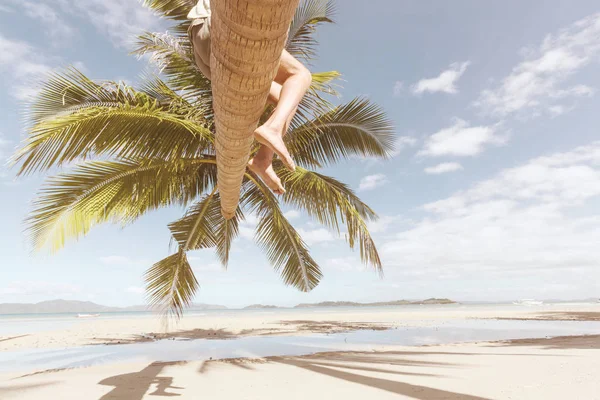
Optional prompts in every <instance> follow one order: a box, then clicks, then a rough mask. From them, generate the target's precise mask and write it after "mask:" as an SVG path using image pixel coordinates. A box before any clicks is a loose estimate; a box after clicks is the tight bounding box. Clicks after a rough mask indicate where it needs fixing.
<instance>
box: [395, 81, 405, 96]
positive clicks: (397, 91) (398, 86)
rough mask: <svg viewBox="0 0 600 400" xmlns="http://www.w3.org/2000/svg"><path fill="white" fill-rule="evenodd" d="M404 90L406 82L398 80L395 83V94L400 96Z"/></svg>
mask: <svg viewBox="0 0 600 400" xmlns="http://www.w3.org/2000/svg"><path fill="white" fill-rule="evenodd" d="M402 90H404V82H402V81H396V83H394V96H400V94H401V93H402Z"/></svg>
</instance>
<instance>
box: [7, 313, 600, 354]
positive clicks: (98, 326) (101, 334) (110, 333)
mask: <svg viewBox="0 0 600 400" xmlns="http://www.w3.org/2000/svg"><path fill="white" fill-rule="evenodd" d="M486 319H490V320H507V321H509V320H514V321H600V305H578V306H556V305H555V306H551V307H536V308H528V307H523V308H515V307H501V306H499V307H497V308H485V307H483V308H477V307H463V308H454V307H453V308H446V309H444V308H442V307H435V306H432V307H429V306H423V307H419V308H418V309H403V308H402V307H395V308H380V309H373V310H368V311H365V310H364V309H362V308H356V309H346V310H340V311H335V310H334V311H332V310H310V311H307V312H298V311H294V312H286V311H285V310H278V311H271V312H268V313H256V312H252V313H244V312H240V313H224V314H215V315H208V314H207V315H201V316H200V315H199V316H189V317H185V318H184V319H182V320H180V321H178V322H177V323H176V324H173V325H171V326H170V327H169V328H168V329H165V326H164V325H163V324H162V322H161V320H160V319H157V318H154V317H151V316H144V317H137V318H132V319H127V318H114V319H91V318H90V319H80V320H77V319H73V320H72V321H62V320H61V323H63V324H65V325H64V326H61V327H54V326H53V324H52V323H51V320H50V323H48V328H49V329H42V330H35V329H33V328H31V330H30V331H27V326H26V327H25V328H23V329H22V330H24V331H21V332H14V333H5V334H2V333H1V332H0V351H14V350H22V349H51V348H69V347H78V346H85V345H106V344H127V343H140V342H150V341H154V340H160V339H172V338H178V337H181V338H184V339H236V338H240V337H253V336H267V335H270V336H285V335H288V336H289V335H304V334H314V333H328V334H334V333H340V332H348V331H356V330H384V329H393V328H404V327H427V326H434V325H437V324H440V323H443V322H444V321H459V320H486ZM46 322H48V321H36V322H35V324H40V323H46ZM11 323H12V324H13V325H15V326H18V324H19V323H20V321H19V320H13V321H11ZM28 323H29V322H28ZM25 325H27V324H26V323H25ZM52 328H54V329H52Z"/></svg>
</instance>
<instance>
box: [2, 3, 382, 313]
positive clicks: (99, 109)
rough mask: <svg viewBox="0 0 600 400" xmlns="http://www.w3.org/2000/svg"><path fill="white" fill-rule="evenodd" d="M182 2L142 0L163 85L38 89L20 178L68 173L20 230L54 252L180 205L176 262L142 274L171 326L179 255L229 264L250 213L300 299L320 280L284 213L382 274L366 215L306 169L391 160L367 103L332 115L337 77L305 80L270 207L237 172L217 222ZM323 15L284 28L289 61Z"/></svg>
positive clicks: (178, 297) (142, 41)
mask: <svg viewBox="0 0 600 400" xmlns="http://www.w3.org/2000/svg"><path fill="white" fill-rule="evenodd" d="M193 3H194V0H146V4H147V5H148V6H149V7H151V8H152V9H154V10H156V11H158V12H159V13H161V14H162V15H164V16H165V17H166V18H168V19H170V20H173V21H175V23H176V25H175V26H174V27H173V29H172V31H171V32H172V34H156V33H145V34H143V35H141V36H140V37H139V42H138V46H137V49H136V50H135V54H137V55H139V56H144V55H150V60H151V62H152V63H154V64H156V65H158V66H159V67H160V68H159V70H160V77H159V76H156V75H150V74H147V75H146V76H144V77H143V82H142V83H141V84H140V86H139V87H138V88H133V87H131V86H129V85H126V84H124V83H122V82H111V81H92V80H91V79H89V78H87V77H86V76H85V75H84V74H82V73H81V72H80V71H78V70H76V69H74V68H67V69H65V70H64V71H63V72H57V73H53V74H52V75H50V76H49V77H48V78H47V80H46V81H45V82H44V83H43V85H42V87H41V91H40V92H39V94H38V95H37V97H36V99H35V100H34V101H33V102H32V104H31V105H30V107H29V108H28V111H27V114H26V115H27V118H28V120H29V127H28V135H27V137H26V138H25V139H24V142H23V144H22V146H21V148H20V149H19V150H18V151H17V153H16V154H15V155H14V156H13V160H14V162H15V163H18V164H19V165H20V167H19V171H18V174H19V175H27V174H31V173H34V172H39V171H50V170H56V169H60V168H62V167H67V166H69V167H72V168H70V169H68V170H66V171H63V172H59V173H57V174H56V175H54V176H51V177H49V178H48V179H47V181H46V183H45V184H44V185H43V187H42V188H41V189H40V192H39V194H38V197H37V198H36V200H35V201H34V205H33V210H32V212H31V214H30V216H29V217H28V218H27V220H26V224H27V228H28V232H29V233H30V235H31V239H32V242H33V244H34V247H35V248H36V249H39V248H42V247H45V246H48V247H49V248H50V249H51V250H52V251H57V250H59V249H60V248H62V247H63V246H64V245H65V242H66V241H67V240H68V239H77V238H79V237H81V236H84V235H85V234H87V233H88V231H89V230H90V229H91V228H92V227H93V226H95V225H97V224H100V223H104V222H113V223H117V224H120V225H122V226H126V225H128V224H131V223H133V222H134V221H136V220H137V219H138V218H140V217H141V216H143V215H144V214H146V213H147V212H150V211H152V210H156V209H158V208H162V207H169V206H173V205H177V206H184V207H186V209H187V211H186V213H185V215H183V216H182V218H181V219H179V220H177V221H174V222H172V223H171V224H169V229H170V230H171V232H172V236H173V240H174V242H173V243H176V247H177V250H176V251H175V252H174V253H173V254H172V255H170V256H169V257H167V258H165V259H163V260H161V261H158V262H157V263H155V264H154V265H152V266H151V267H150V268H149V270H148V271H147V273H146V275H145V279H146V283H147V293H148V299H149V302H150V304H151V305H152V306H153V307H157V308H159V309H160V310H162V311H163V312H165V313H166V314H167V315H175V316H177V317H180V316H181V314H182V312H183V309H184V308H185V306H186V305H189V304H190V302H191V301H192V299H193V296H194V294H195V293H196V291H197V290H198V287H199V285H198V282H197V280H196V278H195V276H194V273H193V271H192V268H191V266H190V264H189V262H188V260H187V258H186V253H187V252H188V251H191V250H197V249H206V248H210V249H215V251H216V253H217V255H218V257H219V258H220V261H221V262H222V264H223V265H224V266H227V263H228V259H229V252H230V249H231V246H232V243H233V241H234V239H235V238H236V236H237V235H238V225H239V223H240V221H242V220H244V216H245V215H247V214H248V213H252V214H255V215H256V216H257V217H258V219H259V223H258V225H257V226H256V233H255V240H256V243H257V244H258V245H259V246H260V247H261V248H262V249H263V250H264V252H265V253H266V255H267V258H268V259H269V261H270V263H271V264H272V265H273V267H274V268H275V270H276V271H278V272H279V273H280V274H281V276H282V279H283V281H284V282H285V283H286V284H288V285H291V286H293V287H296V288H297V289H299V290H302V291H306V292H308V291H310V290H312V289H313V288H314V287H315V286H317V284H318V283H319V281H320V279H321V276H322V275H321V269H320V267H319V265H318V264H317V263H316V262H315V260H314V259H313V258H312V257H311V255H310V252H309V249H308V247H307V245H306V243H305V242H304V241H303V240H302V238H301V237H300V235H299V234H298V232H297V231H296V230H295V229H294V227H293V226H292V225H291V224H290V222H289V221H288V220H287V219H286V218H285V216H284V214H283V212H282V209H281V203H283V204H285V205H287V206H288V207H295V208H297V209H299V210H301V211H303V212H304V213H305V214H306V215H307V216H309V217H312V218H313V219H314V220H315V221H316V222H318V223H320V224H323V225H324V226H326V227H328V228H329V229H331V230H333V231H336V232H337V233H338V234H340V235H343V236H344V237H345V239H346V241H347V243H348V245H349V247H350V248H352V249H355V248H357V247H358V249H359V251H360V256H361V259H362V260H363V262H364V263H366V264H368V265H370V266H372V267H373V268H374V269H375V270H377V271H379V272H381V261H380V258H379V255H378V252H377V249H376V246H375V243H374V242H373V239H372V238H371V235H370V234H369V231H368V229H367V222H369V221H372V220H375V219H376V218H377V216H376V214H375V212H374V211H373V210H372V209H371V208H370V207H369V206H368V205H366V204H365V203H363V202H362V201H361V200H360V199H359V198H358V197H357V196H356V195H355V193H354V192H353V191H352V190H351V189H350V188H349V187H348V186H347V185H346V184H344V183H342V182H340V181H338V180H336V179H334V178H332V177H329V176H325V175H322V174H320V173H318V172H316V171H315V170H316V169H318V168H321V167H323V166H328V165H333V164H335V163H338V162H340V161H343V160H345V159H348V158H350V157H378V158H386V157H387V156H388V155H389V154H390V152H391V151H392V150H393V149H392V147H393V139H394V136H393V127H392V125H391V123H390V121H389V120H388V119H387V117H386V116H385V114H384V112H383V111H382V110H381V109H380V108H379V107H378V106H376V105H375V104H372V103H371V102H370V101H369V100H367V99H364V98H356V99H353V100H351V101H349V102H347V103H344V104H341V105H336V106H334V105H333V104H331V103H330V102H329V100H328V99H329V98H333V97H332V95H333V96H334V95H336V94H337V92H336V89H335V88H336V85H335V80H336V79H337V78H338V77H339V76H340V74H339V73H338V72H335V71H331V72H322V73H315V74H314V75H313V78H314V79H313V84H312V87H311V89H310V91H309V93H308V94H307V95H306V96H305V98H304V100H303V101H302V104H301V105H300V107H299V112H298V114H297V115H296V117H295V119H294V121H293V122H292V124H291V128H290V130H289V132H288V134H287V135H286V137H285V141H286V144H287V146H288V149H289V150H290V153H291V155H292V157H294V159H295V161H296V163H297V165H298V168H296V171H295V172H293V173H292V172H289V171H288V170H287V169H285V168H284V167H283V165H282V164H281V162H279V161H277V160H276V161H275V163H274V167H275V170H276V172H277V174H278V175H279V176H280V177H281V179H282V182H283V184H284V185H285V188H286V193H285V195H283V196H282V197H281V198H280V199H278V198H277V197H276V196H275V195H274V194H273V193H272V192H271V191H270V190H269V189H268V188H267V187H266V186H265V185H264V184H263V183H262V182H261V180H260V179H259V178H258V177H257V176H256V175H254V174H253V173H252V172H251V171H249V170H247V171H246V172H245V175H244V181H243V184H242V190H241V198H240V205H239V207H238V209H237V211H236V214H235V217H234V218H232V219H230V220H226V219H224V218H223V216H222V215H221V211H220V193H219V191H218V189H217V186H216V174H217V168H216V159H215V135H214V123H213V113H212V96H211V87H210V82H209V81H208V80H207V79H206V78H205V77H204V76H203V75H202V74H201V73H200V72H199V71H198V69H197V68H196V67H195V65H194V63H193V61H192V56H191V49H190V46H189V43H188V40H187V34H186V31H187V26H188V23H189V22H188V21H187V20H186V14H187V11H188V9H189V8H190V7H191V6H192V5H193ZM333 11H334V8H333V5H332V3H331V2H330V1H327V0H306V1H303V2H302V3H301V5H300V6H299V8H298V9H297V12H296V15H295V17H294V20H293V22H292V24H291V27H290V33H289V38H288V42H287V45H286V48H287V49H288V51H289V52H290V53H292V54H293V55H295V56H296V57H301V58H302V59H304V60H306V61H307V62H310V60H313V59H314V58H315V56H316V52H315V50H316V45H317V42H316V41H315V38H314V36H313V33H314V31H315V28H316V27H317V26H318V25H320V24H322V23H329V22H332V20H331V18H332V14H333ZM270 111H271V110H270V109H269V108H267V109H266V110H265V113H264V117H263V118H267V116H268V115H269V112H270ZM256 150H257V148H256V146H254V147H253V148H252V152H256Z"/></svg>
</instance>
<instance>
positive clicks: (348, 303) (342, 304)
mask: <svg viewBox="0 0 600 400" xmlns="http://www.w3.org/2000/svg"><path fill="white" fill-rule="evenodd" d="M422 304H456V302H455V301H452V300H450V299H427V300H419V301H409V300H396V301H381V302H376V303H355V302H353V301H323V302H321V303H313V304H306V303H304V304H298V305H297V306H295V307H294V308H311V307H378V306H407V305H422Z"/></svg>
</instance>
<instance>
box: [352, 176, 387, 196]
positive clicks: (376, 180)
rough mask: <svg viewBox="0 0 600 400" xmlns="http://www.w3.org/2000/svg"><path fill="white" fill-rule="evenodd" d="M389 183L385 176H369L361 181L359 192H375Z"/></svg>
mask: <svg viewBox="0 0 600 400" xmlns="http://www.w3.org/2000/svg"><path fill="white" fill-rule="evenodd" d="M387 182H388V180H387V178H386V176H385V175H384V174H376V175H367V176H365V177H364V178H362V179H361V180H360V184H359V185H358V190H359V191H361V192H364V191H367V190H373V189H375V188H378V187H380V186H383V185H385V184H386V183H387Z"/></svg>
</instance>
